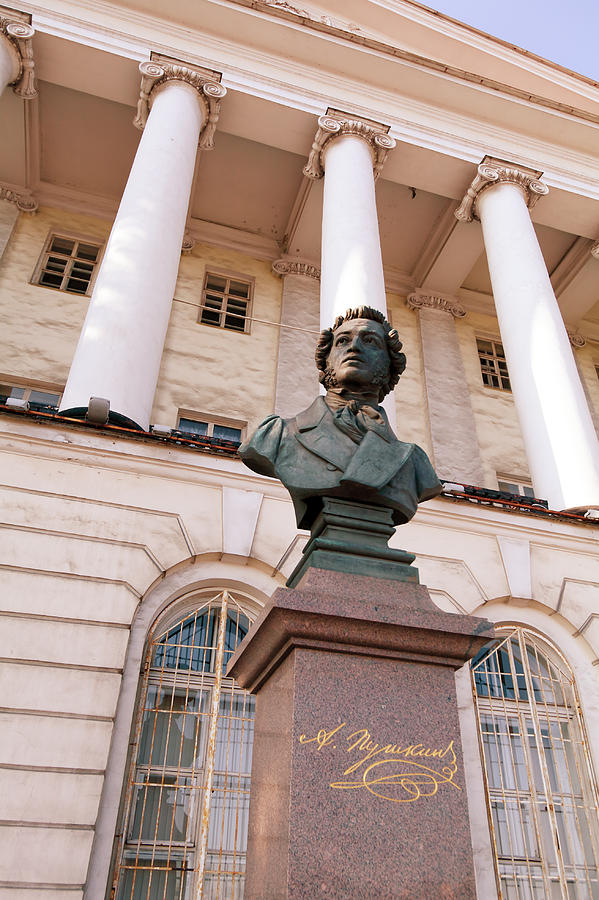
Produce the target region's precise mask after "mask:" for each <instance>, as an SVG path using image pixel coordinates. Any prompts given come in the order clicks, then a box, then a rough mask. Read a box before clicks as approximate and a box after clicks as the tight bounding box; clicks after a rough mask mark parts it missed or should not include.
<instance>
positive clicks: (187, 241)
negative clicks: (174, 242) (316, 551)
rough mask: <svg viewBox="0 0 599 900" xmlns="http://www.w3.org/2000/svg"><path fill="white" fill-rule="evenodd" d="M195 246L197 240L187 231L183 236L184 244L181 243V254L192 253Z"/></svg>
mask: <svg viewBox="0 0 599 900" xmlns="http://www.w3.org/2000/svg"><path fill="white" fill-rule="evenodd" d="M195 245H196V242H195V239H194V238H193V237H192V236H191V235H190V233H189V232H188V231H186V232H185V234H184V235H183V242H182V243H181V253H185V254H189V253H191V252H192V250H193V248H194V247H195Z"/></svg>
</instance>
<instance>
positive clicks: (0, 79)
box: [0, 13, 37, 100]
mask: <svg viewBox="0 0 599 900" xmlns="http://www.w3.org/2000/svg"><path fill="white" fill-rule="evenodd" d="M14 15H15V18H14V20H13V19H3V18H0V94H1V93H2V92H3V90H4V88H5V87H6V86H7V85H9V84H12V85H13V87H14V91H15V93H16V94H19V96H21V97H23V98H24V99H25V100H30V99H32V98H33V97H37V91H36V89H35V85H34V72H33V48H32V45H31V38H32V37H33V35H34V34H35V31H34V29H33V28H32V27H31V25H29V24H28V23H27V22H26V21H24V20H25V19H27V18H29V17H28V16H24V15H22V14H20V13H14Z"/></svg>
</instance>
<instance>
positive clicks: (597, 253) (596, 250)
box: [591, 241, 599, 259]
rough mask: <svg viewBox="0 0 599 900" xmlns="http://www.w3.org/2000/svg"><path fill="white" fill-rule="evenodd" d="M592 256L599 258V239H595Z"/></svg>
mask: <svg viewBox="0 0 599 900" xmlns="http://www.w3.org/2000/svg"><path fill="white" fill-rule="evenodd" d="M591 256H592V257H594V258H595V259H599V241H595V243H594V244H593V246H592V247H591Z"/></svg>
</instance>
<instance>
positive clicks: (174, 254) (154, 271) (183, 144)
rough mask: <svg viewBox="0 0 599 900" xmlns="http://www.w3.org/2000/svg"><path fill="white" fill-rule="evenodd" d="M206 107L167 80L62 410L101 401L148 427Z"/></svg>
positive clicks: (137, 162)
mask: <svg viewBox="0 0 599 900" xmlns="http://www.w3.org/2000/svg"><path fill="white" fill-rule="evenodd" d="M202 120H203V107H202V103H201V101H200V98H199V95H198V93H197V91H196V90H195V89H194V88H193V87H191V86H190V85H189V84H187V83H185V82H183V81H167V82H166V83H165V84H164V85H162V86H161V87H160V89H159V90H158V91H157V92H156V94H155V97H154V100H153V105H152V109H151V112H150V115H149V117H148V120H147V124H146V126H145V129H144V131H143V134H142V137H141V141H140V144H139V148H138V150H137V154H136V156H135V160H134V163H133V166H132V169H131V173H130V175H129V180H128V182H127V186H126V188H125V192H124V194H123V198H122V200H121V204H120V207H119V210H118V213H117V216H116V219H115V222H114V225H113V227H112V231H111V234H110V238H109V241H108V245H107V247H106V251H105V254H104V258H103V261H102V265H101V268H100V271H99V273H98V277H97V280H96V283H95V286H94V290H93V295H92V298H91V302H90V306H89V310H88V314H87V317H86V320H85V323H84V326H83V330H82V332H81V336H80V339H79V343H78V345H77V349H76V352H75V357H74V359H73V364H72V366H71V371H70V374H69V378H68V381H67V386H66V389H65V393H64V396H63V400H62V404H61V411H62V412H67V411H77V412H81V410H82V409H86V408H87V406H88V404H89V399H90V397H91V396H95V397H102V398H104V399H106V400H109V401H110V408H111V414H112V415H113V416H114V415H115V414H116V416H115V418H116V419H117V421H118V418H119V417H122V418H123V419H124V420H130V421H131V422H133V423H135V424H136V425H139V426H140V427H141V428H143V429H147V428H148V427H149V424H150V413H151V409H152V402H153V398H154V392H155V389H156V382H157V380H158V372H159V368H160V360H161V357H162V349H163V346H164V340H165V337H166V330H167V327H168V321H169V316H170V310H171V303H172V299H173V293H174V290H175V283H176V280H177V272H178V269H179V260H180V253H181V243H182V240H183V233H184V229H185V219H186V214H187V207H188V204H189V198H190V192H191V186H192V179H193V171H194V165H195V158H196V151H197V147H198V139H199V134H200V129H201V127H202Z"/></svg>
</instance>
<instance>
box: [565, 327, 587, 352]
mask: <svg viewBox="0 0 599 900" xmlns="http://www.w3.org/2000/svg"><path fill="white" fill-rule="evenodd" d="M568 339H569V341H570V344H571V345H572V347H574V349H575V350H581V349H582V348H583V347H584V346H585V345H586V338H584V337H583V336H582V334H578V333H577V332H573V331H569V332H568Z"/></svg>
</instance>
